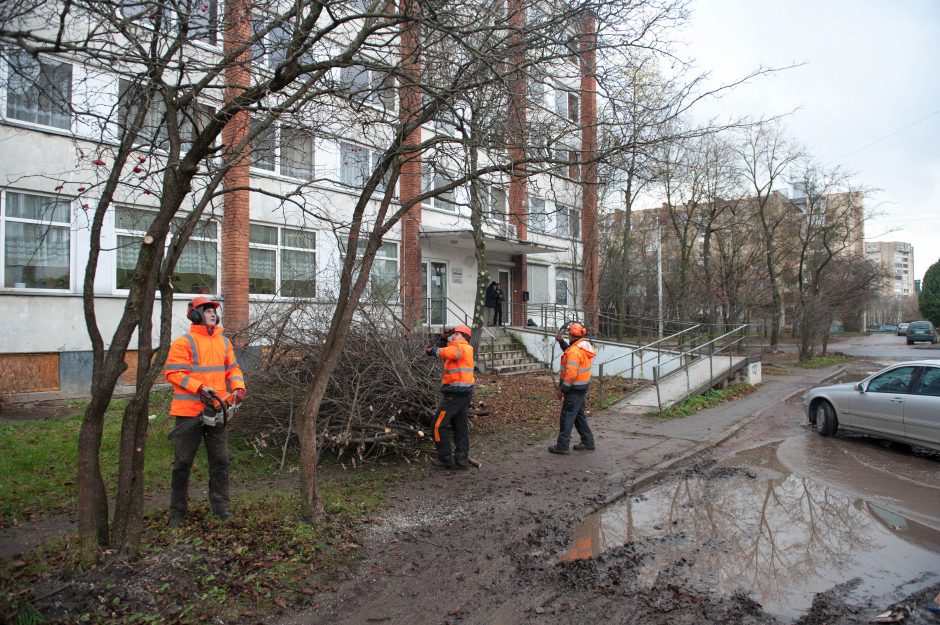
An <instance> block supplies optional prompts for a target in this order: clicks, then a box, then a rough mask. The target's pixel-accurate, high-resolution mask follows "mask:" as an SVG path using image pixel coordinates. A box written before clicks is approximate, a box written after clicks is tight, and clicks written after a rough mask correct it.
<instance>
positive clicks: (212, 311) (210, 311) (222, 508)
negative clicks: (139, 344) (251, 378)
mask: <svg viewBox="0 0 940 625" xmlns="http://www.w3.org/2000/svg"><path fill="white" fill-rule="evenodd" d="M218 307H219V303H218V302H214V301H212V300H210V299H208V298H206V297H197V298H195V299H193V301H191V302H190V303H189V309H188V310H187V312H186V317H187V319H189V320H190V321H191V322H192V325H191V326H190V328H189V332H188V333H187V334H184V335H183V336H181V337H179V338H178V339H176V340H175V341H173V344H172V345H171V346H170V353H169V355H168V356H167V359H166V366H165V368H164V370H165V372H166V379H167V381H168V382H170V383H171V384H172V385H173V403H172V404H170V415H172V416H174V417H176V425H177V426H179V425H181V424H183V423H185V422H186V420H188V419H198V418H199V415H200V414H201V413H202V410H203V408H205V407H206V405H207V404H210V403H211V402H210V400H209V395H210V393H212V392H215V393H217V394H218V396H219V397H220V398H222V399H223V400H225V401H227V402H229V403H241V402H242V401H244V400H245V378H244V376H243V374H242V370H241V368H239V366H238V360H237V359H236V358H235V351H234V350H233V349H232V342H231V341H230V340H228V338H226V337H225V336H223V335H222V326H221V325H219V321H220V319H219V314H218V311H217V309H218ZM175 440H176V450H175V458H174V460H173V479H172V482H171V486H170V488H171V490H170V527H176V526H177V525H179V524H180V523H182V522H183V520H184V519H185V518H186V510H187V506H188V501H189V492H188V491H189V473H190V470H191V469H192V467H193V460H194V459H195V458H196V451H197V450H198V449H199V442H200V440H204V441H205V442H206V455H207V456H208V459H209V505H210V506H211V507H212V512H213V513H214V514H215V515H216V516H217V517H219V518H220V519H230V518H232V516H233V515H232V513H231V512H230V511H229V483H228V466H229V459H228V434H227V432H226V426H225V425H222V424H220V425H215V426H208V425H205V424H199V425H198V426H196V427H194V428H192V429H189V430H187V431H186V432H184V433H182V434H180V435H179V436H177V437H176V438H175Z"/></svg>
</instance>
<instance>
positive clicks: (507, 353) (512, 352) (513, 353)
mask: <svg viewBox="0 0 940 625" xmlns="http://www.w3.org/2000/svg"><path fill="white" fill-rule="evenodd" d="M480 353H481V354H484V355H485V356H486V357H487V358H494V359H499V358H516V357H518V356H519V355H520V354H521V355H523V356H528V355H529V352H527V351H526V350H524V349H521V348H520V347H519V346H518V345H517V346H516V347H515V349H501V350H498V351H494V352H480Z"/></svg>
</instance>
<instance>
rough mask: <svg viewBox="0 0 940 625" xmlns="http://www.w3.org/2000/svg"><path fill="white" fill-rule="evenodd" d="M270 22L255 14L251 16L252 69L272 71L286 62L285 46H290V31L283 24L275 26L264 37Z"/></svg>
mask: <svg viewBox="0 0 940 625" xmlns="http://www.w3.org/2000/svg"><path fill="white" fill-rule="evenodd" d="M269 24H270V20H269V19H268V18H266V17H264V16H263V15H260V14H258V13H255V14H253V15H252V16H251V28H252V39H253V40H254V41H253V43H252V45H251V63H252V66H253V67H262V68H265V69H274V68H276V67H277V66H278V65H280V64H281V63H283V62H284V61H286V60H287V46H288V44H290V30H289V29H288V27H287V26H285V25H284V24H278V25H275V26H274V27H273V28H271V30H269V31H268V32H267V33H265V34H264V35H261V33H263V32H264V30H265V29H266V28H268V26H269Z"/></svg>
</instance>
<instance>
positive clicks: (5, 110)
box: [0, 48, 76, 134]
mask: <svg viewBox="0 0 940 625" xmlns="http://www.w3.org/2000/svg"><path fill="white" fill-rule="evenodd" d="M8 50H10V51H11V52H12V53H14V54H16V55H17V56H18V57H20V56H25V57H27V58H28V59H29V60H31V61H33V62H36V63H38V64H39V72H38V74H37V76H36V77H35V79H36V81H38V79H39V78H41V77H42V75H43V74H44V72H45V70H46V68H47V67H49V68H50V69H49V72H48V73H47V74H46V77H47V78H48V79H54V78H55V76H50V75H49V73H52V72H55V71H58V69H59V68H62V67H68V73H69V84H68V93H67V94H59V93H58V92H56V94H57V95H62V96H63V98H64V99H65V101H64V102H62V104H63V105H64V106H65V107H66V114H67V115H68V126H65V127H63V126H57V125H54V124H46V123H43V122H40V121H31V120H28V119H20V118H19V117H15V116H13V115H11V114H10V103H11V97H10V87H11V84H10V81H11V77H12V76H14V75H15V72H14V71H13V68H12V67H11V62H12V60H13V59H12V58H10V57H9V56H8V57H7V58H5V59H4V60H3V63H0V84H2V85H4V88H3V89H2V96H0V97H2V99H3V107H2V109H0V114H2V116H3V119H4V120H5V121H7V122H9V123H11V124H15V125H23V126H28V127H30V128H36V129H41V130H45V131H51V132H56V133H65V134H73V133H74V127H75V119H76V116H75V114H74V112H73V111H72V98H73V97H74V87H75V65H74V64H72V63H70V62H68V61H66V60H61V59H58V58H57V57H52V56H49V55H46V54H40V55H39V57H38V58H36V57H33V56H31V55H29V54H27V53H25V52H23V51H22V50H19V49H16V48H8ZM53 63H54V64H55V67H54V68H53V67H51V66H52V64H53ZM31 88H36V89H39V87H38V86H37V85H36V83H35V82H34V83H33V85H31ZM47 99H49V100H50V101H51V98H47ZM33 114H34V116H36V117H37V119H38V118H39V116H40V115H46V116H48V117H52V116H53V115H55V113H54V112H49V111H45V112H44V111H43V110H42V109H41V107H38V106H37V109H36V110H35V111H33Z"/></svg>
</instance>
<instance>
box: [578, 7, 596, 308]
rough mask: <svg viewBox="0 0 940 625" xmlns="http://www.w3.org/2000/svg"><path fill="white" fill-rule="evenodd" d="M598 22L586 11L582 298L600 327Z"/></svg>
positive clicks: (583, 38) (583, 30)
mask: <svg viewBox="0 0 940 625" xmlns="http://www.w3.org/2000/svg"><path fill="white" fill-rule="evenodd" d="M596 48H597V22H596V20H595V18H594V16H593V15H591V14H590V13H587V14H585V15H584V17H583V18H582V22H581V40H580V53H581V124H582V129H581V156H582V160H583V166H582V168H581V197H582V201H583V205H582V207H581V240H582V241H583V246H584V249H583V251H582V257H583V259H584V291H583V297H582V300H583V302H584V307H585V308H586V309H587V310H591V311H594V314H593V317H594V318H593V319H588V320H587V321H588V323H590V324H592V325H594V326H595V327H596V326H597V323H598V315H597V304H598V293H599V290H600V265H599V262H598V251H599V250H598V243H599V241H600V233H599V231H598V223H597V162H596V161H595V159H596V158H597V75H596V72H597V64H596V63H597V61H596V53H595V51H596Z"/></svg>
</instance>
